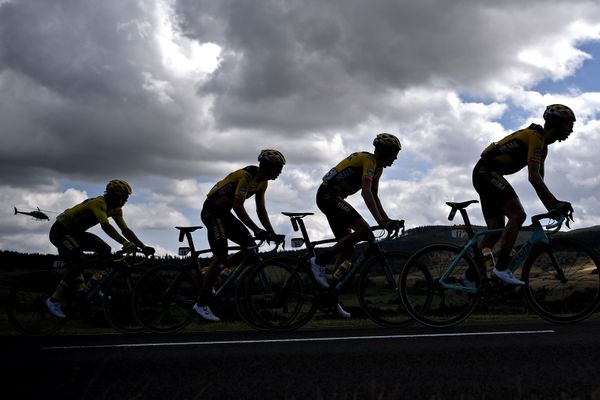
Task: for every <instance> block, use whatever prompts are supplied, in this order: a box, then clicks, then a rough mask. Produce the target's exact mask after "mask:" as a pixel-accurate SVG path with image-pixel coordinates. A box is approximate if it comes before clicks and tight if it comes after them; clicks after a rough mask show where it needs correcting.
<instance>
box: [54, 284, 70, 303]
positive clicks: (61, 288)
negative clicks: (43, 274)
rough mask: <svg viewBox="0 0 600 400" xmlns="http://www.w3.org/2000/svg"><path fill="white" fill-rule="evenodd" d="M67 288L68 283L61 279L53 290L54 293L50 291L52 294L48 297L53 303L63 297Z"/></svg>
mask: <svg viewBox="0 0 600 400" xmlns="http://www.w3.org/2000/svg"><path fill="white" fill-rule="evenodd" d="M68 288H69V284H68V283H67V282H65V281H64V280H61V281H60V283H59V284H58V286H57V287H56V289H55V290H54V293H52V296H50V299H51V300H52V301H54V302H55V303H57V302H59V301H60V300H61V299H62V298H63V294H64V292H65V290H66V289H68Z"/></svg>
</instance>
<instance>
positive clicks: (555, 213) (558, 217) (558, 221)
mask: <svg viewBox="0 0 600 400" xmlns="http://www.w3.org/2000/svg"><path fill="white" fill-rule="evenodd" d="M542 219H551V220H553V221H554V222H550V223H549V224H547V225H545V226H543V228H544V229H545V230H547V231H548V232H549V233H556V232H558V231H559V230H560V228H561V227H562V225H563V224H565V225H567V228H570V226H569V221H573V215H572V214H571V215H565V214H563V213H562V212H561V211H560V210H558V209H554V210H550V211H548V212H547V213H544V214H538V215H534V216H533V217H531V225H532V226H539V227H542V224H541V223H540V221H541V220H542Z"/></svg>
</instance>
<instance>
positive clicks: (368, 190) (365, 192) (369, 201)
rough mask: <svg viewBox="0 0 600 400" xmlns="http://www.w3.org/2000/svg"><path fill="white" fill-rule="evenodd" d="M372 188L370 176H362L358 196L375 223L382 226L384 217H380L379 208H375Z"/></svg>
mask: <svg viewBox="0 0 600 400" xmlns="http://www.w3.org/2000/svg"><path fill="white" fill-rule="evenodd" d="M372 187H373V178H372V177H371V176H367V175H365V176H363V179H362V189H361V192H360V194H361V196H362V198H363V200H364V201H365V205H366V206H367V208H368V209H369V211H370V212H371V214H372V215H373V218H375V221H376V222H377V223H378V224H382V223H383V222H384V221H385V217H384V216H382V215H381V213H380V212H379V207H378V206H377V202H378V200H376V197H375V195H373V190H372Z"/></svg>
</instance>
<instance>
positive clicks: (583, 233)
mask: <svg viewBox="0 0 600 400" xmlns="http://www.w3.org/2000/svg"><path fill="white" fill-rule="evenodd" d="M461 229H462V227H461V226H460V225H454V226H439V225H433V226H422V227H418V228H413V229H410V230H408V231H407V232H406V235H405V236H403V237H402V238H400V239H397V240H393V241H390V242H387V243H386V245H385V248H386V249H388V250H399V251H405V252H408V253H412V252H414V251H416V250H418V249H420V248H421V247H423V246H426V245H428V244H431V243H438V242H450V243H455V244H457V245H461V244H462V243H464V242H465V241H466V235H464V236H462V237H461V236H460V232H461ZM474 229H475V230H476V231H478V230H482V229H484V228H483V227H481V226H476V227H475V228H474ZM560 235H564V236H567V237H572V238H574V239H577V240H581V241H583V242H585V243H586V244H587V245H588V246H589V247H591V248H592V249H594V250H595V251H597V252H600V226H593V227H590V228H583V229H574V230H571V231H565V232H561V233H560ZM525 240H527V236H526V234H523V235H521V236H520V238H519V242H523V241H525ZM286 253H292V254H293V253H296V251H294V250H286ZM57 260H59V258H58V256H57V255H53V254H37V253H36V254H24V253H19V252H15V251H0V272H2V271H3V272H11V271H15V270H18V269H22V268H23V269H51V268H53V265H54V262H55V261H57ZM167 262H168V263H174V264H178V263H185V262H188V260H187V259H186V258H181V257H177V256H169V255H167V256H161V257H157V258H156V259H155V261H154V263H155V264H158V263H167ZM201 263H202V264H203V262H202V261H201Z"/></svg>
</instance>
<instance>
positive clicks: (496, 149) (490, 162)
mask: <svg viewBox="0 0 600 400" xmlns="http://www.w3.org/2000/svg"><path fill="white" fill-rule="evenodd" d="M543 117H544V121H545V123H544V126H543V127H542V126H541V125H537V124H531V125H529V127H527V128H525V129H521V130H518V131H516V132H513V133H512V134H510V135H508V136H506V137H505V138H503V139H501V140H500V141H498V142H495V143H492V144H490V145H489V146H488V147H487V148H486V149H485V150H484V151H483V153H481V158H480V159H479V161H478V162H477V164H476V165H475V168H474V169H473V186H474V187H475V190H477V193H479V197H480V199H481V209H482V211H483V216H484V218H485V222H486V224H487V227H488V228H489V229H496V228H504V227H505V228H506V229H505V230H504V232H503V233H502V235H488V236H486V237H484V238H483V239H482V240H481V243H479V248H480V249H485V248H493V246H494V244H496V242H498V240H501V246H500V252H499V254H498V259H497V262H496V265H495V267H494V269H493V270H492V274H493V275H495V276H496V277H498V278H500V279H501V280H502V281H504V282H506V283H509V284H513V285H524V284H525V283H524V282H523V281H521V280H520V279H517V278H515V277H514V276H513V274H512V272H511V270H510V269H509V268H508V266H509V264H510V260H511V251H512V248H513V246H514V244H515V242H516V239H517V236H518V234H519V229H520V228H521V226H522V225H523V223H524V222H525V218H526V217H527V216H526V214H525V211H524V210H523V205H522V204H521V201H520V200H519V197H518V196H517V194H516V192H515V191H514V189H513V188H512V186H511V185H510V184H509V183H508V181H507V180H506V179H505V178H504V176H505V175H511V174H514V173H515V172H517V171H520V170H521V169H523V168H525V167H527V173H528V178H529V182H530V183H531V186H533V188H534V189H535V192H536V193H537V195H538V197H539V198H540V200H541V201H542V203H543V204H544V206H545V207H546V208H547V209H548V210H550V209H555V208H559V209H561V210H563V211H564V212H567V211H572V207H571V204H570V203H568V202H564V201H559V200H557V199H556V197H555V196H554V195H553V194H552V192H550V190H549V189H548V187H547V186H546V184H545V182H544V161H545V159H546V155H547V154H548V146H549V145H551V144H552V143H554V142H556V141H559V142H561V141H563V140H565V139H567V138H568V137H569V135H570V134H571V132H573V123H574V122H575V114H574V113H573V111H572V110H571V109H570V108H569V107H567V106H565V105H562V104H551V105H549V106H547V107H546V110H545V111H544V115H543ZM505 217H507V218H508V221H506V222H505ZM463 278H464V283H465V284H466V285H469V286H474V284H475V282H474V278H473V276H472V271H466V273H465V275H464V276H463Z"/></svg>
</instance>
